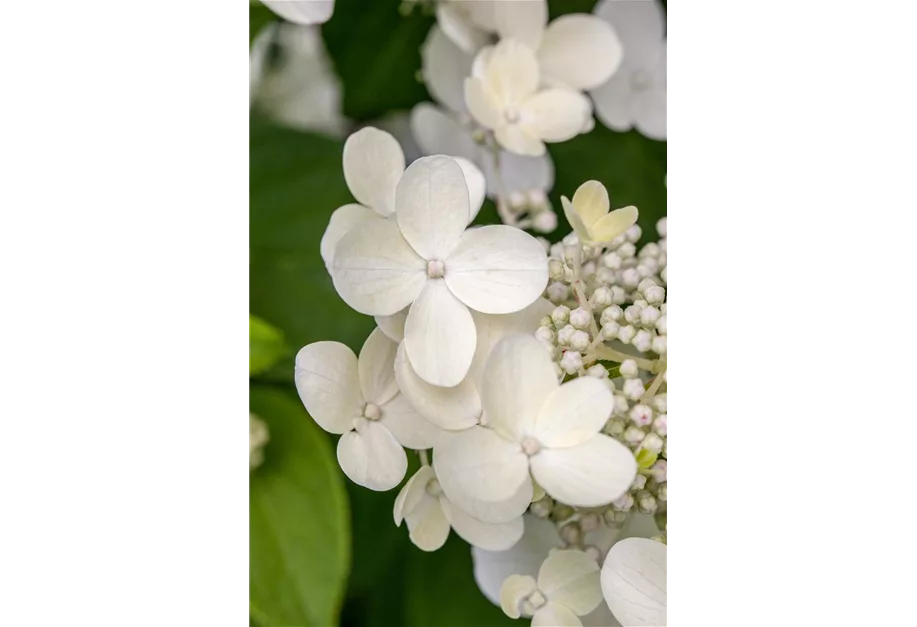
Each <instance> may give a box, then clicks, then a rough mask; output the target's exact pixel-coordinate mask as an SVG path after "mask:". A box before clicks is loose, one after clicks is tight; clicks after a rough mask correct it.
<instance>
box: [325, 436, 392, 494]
mask: <svg viewBox="0 0 917 627" xmlns="http://www.w3.org/2000/svg"><path fill="white" fill-rule="evenodd" d="M357 424H358V425H359V426H358V427H357V429H358V430H357V431H350V432H349V433H345V434H344V435H342V436H341V439H340V440H338V463H339V464H340V465H341V470H343V471H344V474H345V475H347V476H348V477H350V480H351V481H353V482H354V483H356V484H358V485H361V486H363V487H364V488H369V489H370V490H376V491H378V492H384V491H385V490H391V489H392V488H394V487H395V486H397V485H398V484H399V483H401V480H402V479H404V473H405V472H407V469H408V458H407V456H406V455H405V454H404V449H403V448H401V446H400V445H399V444H398V442H397V441H395V438H394V436H393V435H392V434H391V433H389V430H388V429H386V428H385V427H384V426H382V425H381V424H379V423H378V422H372V421H369V420H365V419H363V418H359V419H358V420H357Z"/></svg>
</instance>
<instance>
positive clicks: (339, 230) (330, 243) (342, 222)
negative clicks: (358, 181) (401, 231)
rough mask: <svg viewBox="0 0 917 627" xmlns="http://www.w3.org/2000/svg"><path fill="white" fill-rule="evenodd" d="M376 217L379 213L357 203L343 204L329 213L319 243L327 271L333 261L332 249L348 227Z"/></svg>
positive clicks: (346, 231)
mask: <svg viewBox="0 0 917 627" xmlns="http://www.w3.org/2000/svg"><path fill="white" fill-rule="evenodd" d="M378 217H379V214H378V213H376V212H375V211H373V210H372V209H369V208H367V207H364V206H363V205H357V204H350V205H344V206H343V207H338V208H337V209H335V210H334V213H332V214H331V220H330V221H329V222H328V228H326V229H325V234H324V235H322V243H321V245H320V248H321V251H322V260H323V261H324V262H325V267H326V268H328V271H329V272H330V271H331V265H332V262H333V261H334V249H335V247H336V246H337V244H338V242H339V241H341V238H342V237H344V236H345V235H347V233H348V232H349V231H350V229H352V228H353V227H354V226H356V225H357V224H360V223H361V222H366V221H368V220H375V219H377V218H378Z"/></svg>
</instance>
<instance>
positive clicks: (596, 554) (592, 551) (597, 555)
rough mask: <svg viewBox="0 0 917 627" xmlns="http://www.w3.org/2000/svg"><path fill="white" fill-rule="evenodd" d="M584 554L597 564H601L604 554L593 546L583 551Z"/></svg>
mask: <svg viewBox="0 0 917 627" xmlns="http://www.w3.org/2000/svg"><path fill="white" fill-rule="evenodd" d="M583 553H585V554H586V555H588V556H589V557H591V558H592V559H594V560H595V561H596V562H599V561H601V559H602V552H601V551H600V550H599V548H598V547H597V546H593V545H591V544H590V545H589V546H587V547H586V548H584V549H583Z"/></svg>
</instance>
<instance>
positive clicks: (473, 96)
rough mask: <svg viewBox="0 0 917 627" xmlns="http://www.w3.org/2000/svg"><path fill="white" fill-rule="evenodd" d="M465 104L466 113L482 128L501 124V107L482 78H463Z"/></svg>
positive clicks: (495, 126)
mask: <svg viewBox="0 0 917 627" xmlns="http://www.w3.org/2000/svg"><path fill="white" fill-rule="evenodd" d="M465 105H466V106H467V107H468V113H470V114H471V117H473V118H474V119H475V121H477V123H478V124H480V125H481V126H483V127H484V128H491V129H493V128H497V127H499V126H501V125H502V124H503V109H502V106H503V105H502V103H500V102H499V101H498V100H497V98H496V94H493V93H492V92H491V91H490V90H489V88H488V87H487V83H486V82H485V81H484V79H482V78H475V77H468V78H466V79H465Z"/></svg>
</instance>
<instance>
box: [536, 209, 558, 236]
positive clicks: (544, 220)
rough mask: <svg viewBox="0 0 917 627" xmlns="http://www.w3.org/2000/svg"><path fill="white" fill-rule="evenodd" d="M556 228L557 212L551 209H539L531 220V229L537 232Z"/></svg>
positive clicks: (549, 231) (546, 231) (547, 231)
mask: <svg viewBox="0 0 917 627" xmlns="http://www.w3.org/2000/svg"><path fill="white" fill-rule="evenodd" d="M556 228H557V214H555V213H554V212H553V211H551V210H545V211H539V212H538V213H536V214H535V217H534V219H533V220H532V229H533V230H535V231H536V232H538V233H551V232H553V231H554V229H556Z"/></svg>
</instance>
